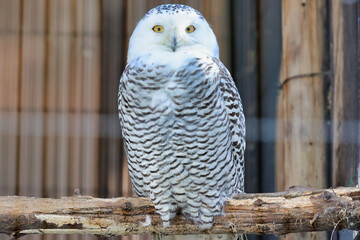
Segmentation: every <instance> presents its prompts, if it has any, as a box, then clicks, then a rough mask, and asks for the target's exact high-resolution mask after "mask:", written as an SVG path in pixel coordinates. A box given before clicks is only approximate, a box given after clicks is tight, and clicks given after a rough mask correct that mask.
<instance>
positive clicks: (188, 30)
mask: <svg viewBox="0 0 360 240" xmlns="http://www.w3.org/2000/svg"><path fill="white" fill-rule="evenodd" d="M193 31H195V27H194V26H193V25H190V26H187V27H186V28H185V32H187V33H192V32H193Z"/></svg>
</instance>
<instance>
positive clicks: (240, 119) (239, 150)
mask: <svg viewBox="0 0 360 240" xmlns="http://www.w3.org/2000/svg"><path fill="white" fill-rule="evenodd" d="M215 62H216V63H217V65H218V67H219V78H220V85H219V88H220V91H221V94H222V98H223V101H224V104H225V108H226V112H227V115H228V117H229V120H230V130H231V134H232V154H233V159H234V162H235V164H236V165H237V166H236V168H237V170H238V172H237V177H238V182H237V184H236V186H237V188H238V189H239V190H240V191H242V192H244V171H245V169H244V152H245V144H246V143H245V117H244V113H243V107H242V103H241V99H240V95H239V92H238V90H237V88H236V86H235V83H234V81H233V79H232V77H231V75H230V73H229V71H228V70H227V69H226V67H225V66H224V65H223V64H222V63H221V62H220V61H219V60H218V59H216V60H215Z"/></svg>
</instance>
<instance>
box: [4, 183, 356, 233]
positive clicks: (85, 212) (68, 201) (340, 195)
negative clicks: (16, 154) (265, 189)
mask: <svg viewBox="0 0 360 240" xmlns="http://www.w3.org/2000/svg"><path fill="white" fill-rule="evenodd" d="M224 212H225V214H224V215H223V216H218V217H216V218H215V222H214V226H213V228H212V229H210V230H201V229H199V227H198V225H197V224H196V223H194V222H192V221H190V220H188V219H185V218H184V217H181V216H178V217H176V218H175V219H174V220H173V221H171V224H170V227H167V228H164V227H163V226H162V221H161V219H160V217H159V215H157V214H155V209H154V207H153V205H152V203H151V202H150V201H149V200H148V199H146V198H112V199H101V198H93V197H89V196H74V197H63V198H61V199H50V198H31V197H17V196H8V197H0V233H6V234H8V235H11V236H13V237H14V238H17V237H20V236H22V235H26V234H76V233H79V234H94V235H101V236H114V235H131V234H163V235H181V234H226V233H227V234H242V233H246V234H278V235H280V234H287V233H293V232H308V231H330V230H335V229H337V230H339V229H352V230H358V229H360V189H357V188H337V189H334V190H333V189H322V190H316V189H306V188H292V189H290V190H289V191H286V192H280V193H266V194H244V195H238V196H236V197H235V198H234V199H230V200H229V201H228V202H227V204H226V205H225V206H224Z"/></svg>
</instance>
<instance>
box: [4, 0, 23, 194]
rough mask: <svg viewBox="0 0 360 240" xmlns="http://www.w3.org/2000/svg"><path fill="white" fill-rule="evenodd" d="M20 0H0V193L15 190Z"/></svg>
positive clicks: (12, 192)
mask: <svg viewBox="0 0 360 240" xmlns="http://www.w3.org/2000/svg"><path fill="white" fill-rule="evenodd" d="M20 14H21V9H20V1H19V0H14V1H12V0H1V1H0V52H1V54H0V86H1V88H0V123H1V124H0V159H1V161H0V195H13V194H15V193H16V192H15V191H16V176H17V174H16V167H17V160H18V159H17V150H18V149H17V139H18V136H17V135H18V122H19V114H18V104H19V73H20V66H21V65H20V64H21V63H20V58H19V56H20V54H21V52H20V49H19V44H20V35H19V33H20Z"/></svg>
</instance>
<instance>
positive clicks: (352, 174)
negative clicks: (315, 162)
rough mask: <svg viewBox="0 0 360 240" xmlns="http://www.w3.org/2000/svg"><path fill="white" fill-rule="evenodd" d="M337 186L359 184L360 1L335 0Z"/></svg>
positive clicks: (335, 173)
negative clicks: (359, 52) (359, 31)
mask: <svg viewBox="0 0 360 240" xmlns="http://www.w3.org/2000/svg"><path fill="white" fill-rule="evenodd" d="M331 2H332V5H331V25H332V34H331V50H332V51H331V53H332V58H331V59H332V72H333V84H332V95H333V101H332V102H333V105H332V118H333V128H332V132H333V149H332V154H333V171H332V185H333V186H355V185H356V183H357V166H358V162H359V157H360V153H359V151H360V150H359V139H360V136H359V135H358V134H359V124H358V122H359V112H360V110H359V109H360V103H359V100H360V99H359V96H360V92H359V91H360V79H359V70H358V68H359V58H358V57H359V56H358V52H357V51H356V49H357V48H358V21H357V19H358V17H359V13H358V8H357V5H358V4H359V2H358V1H352V2H351V3H344V2H342V1H340V0H335V1H331Z"/></svg>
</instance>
